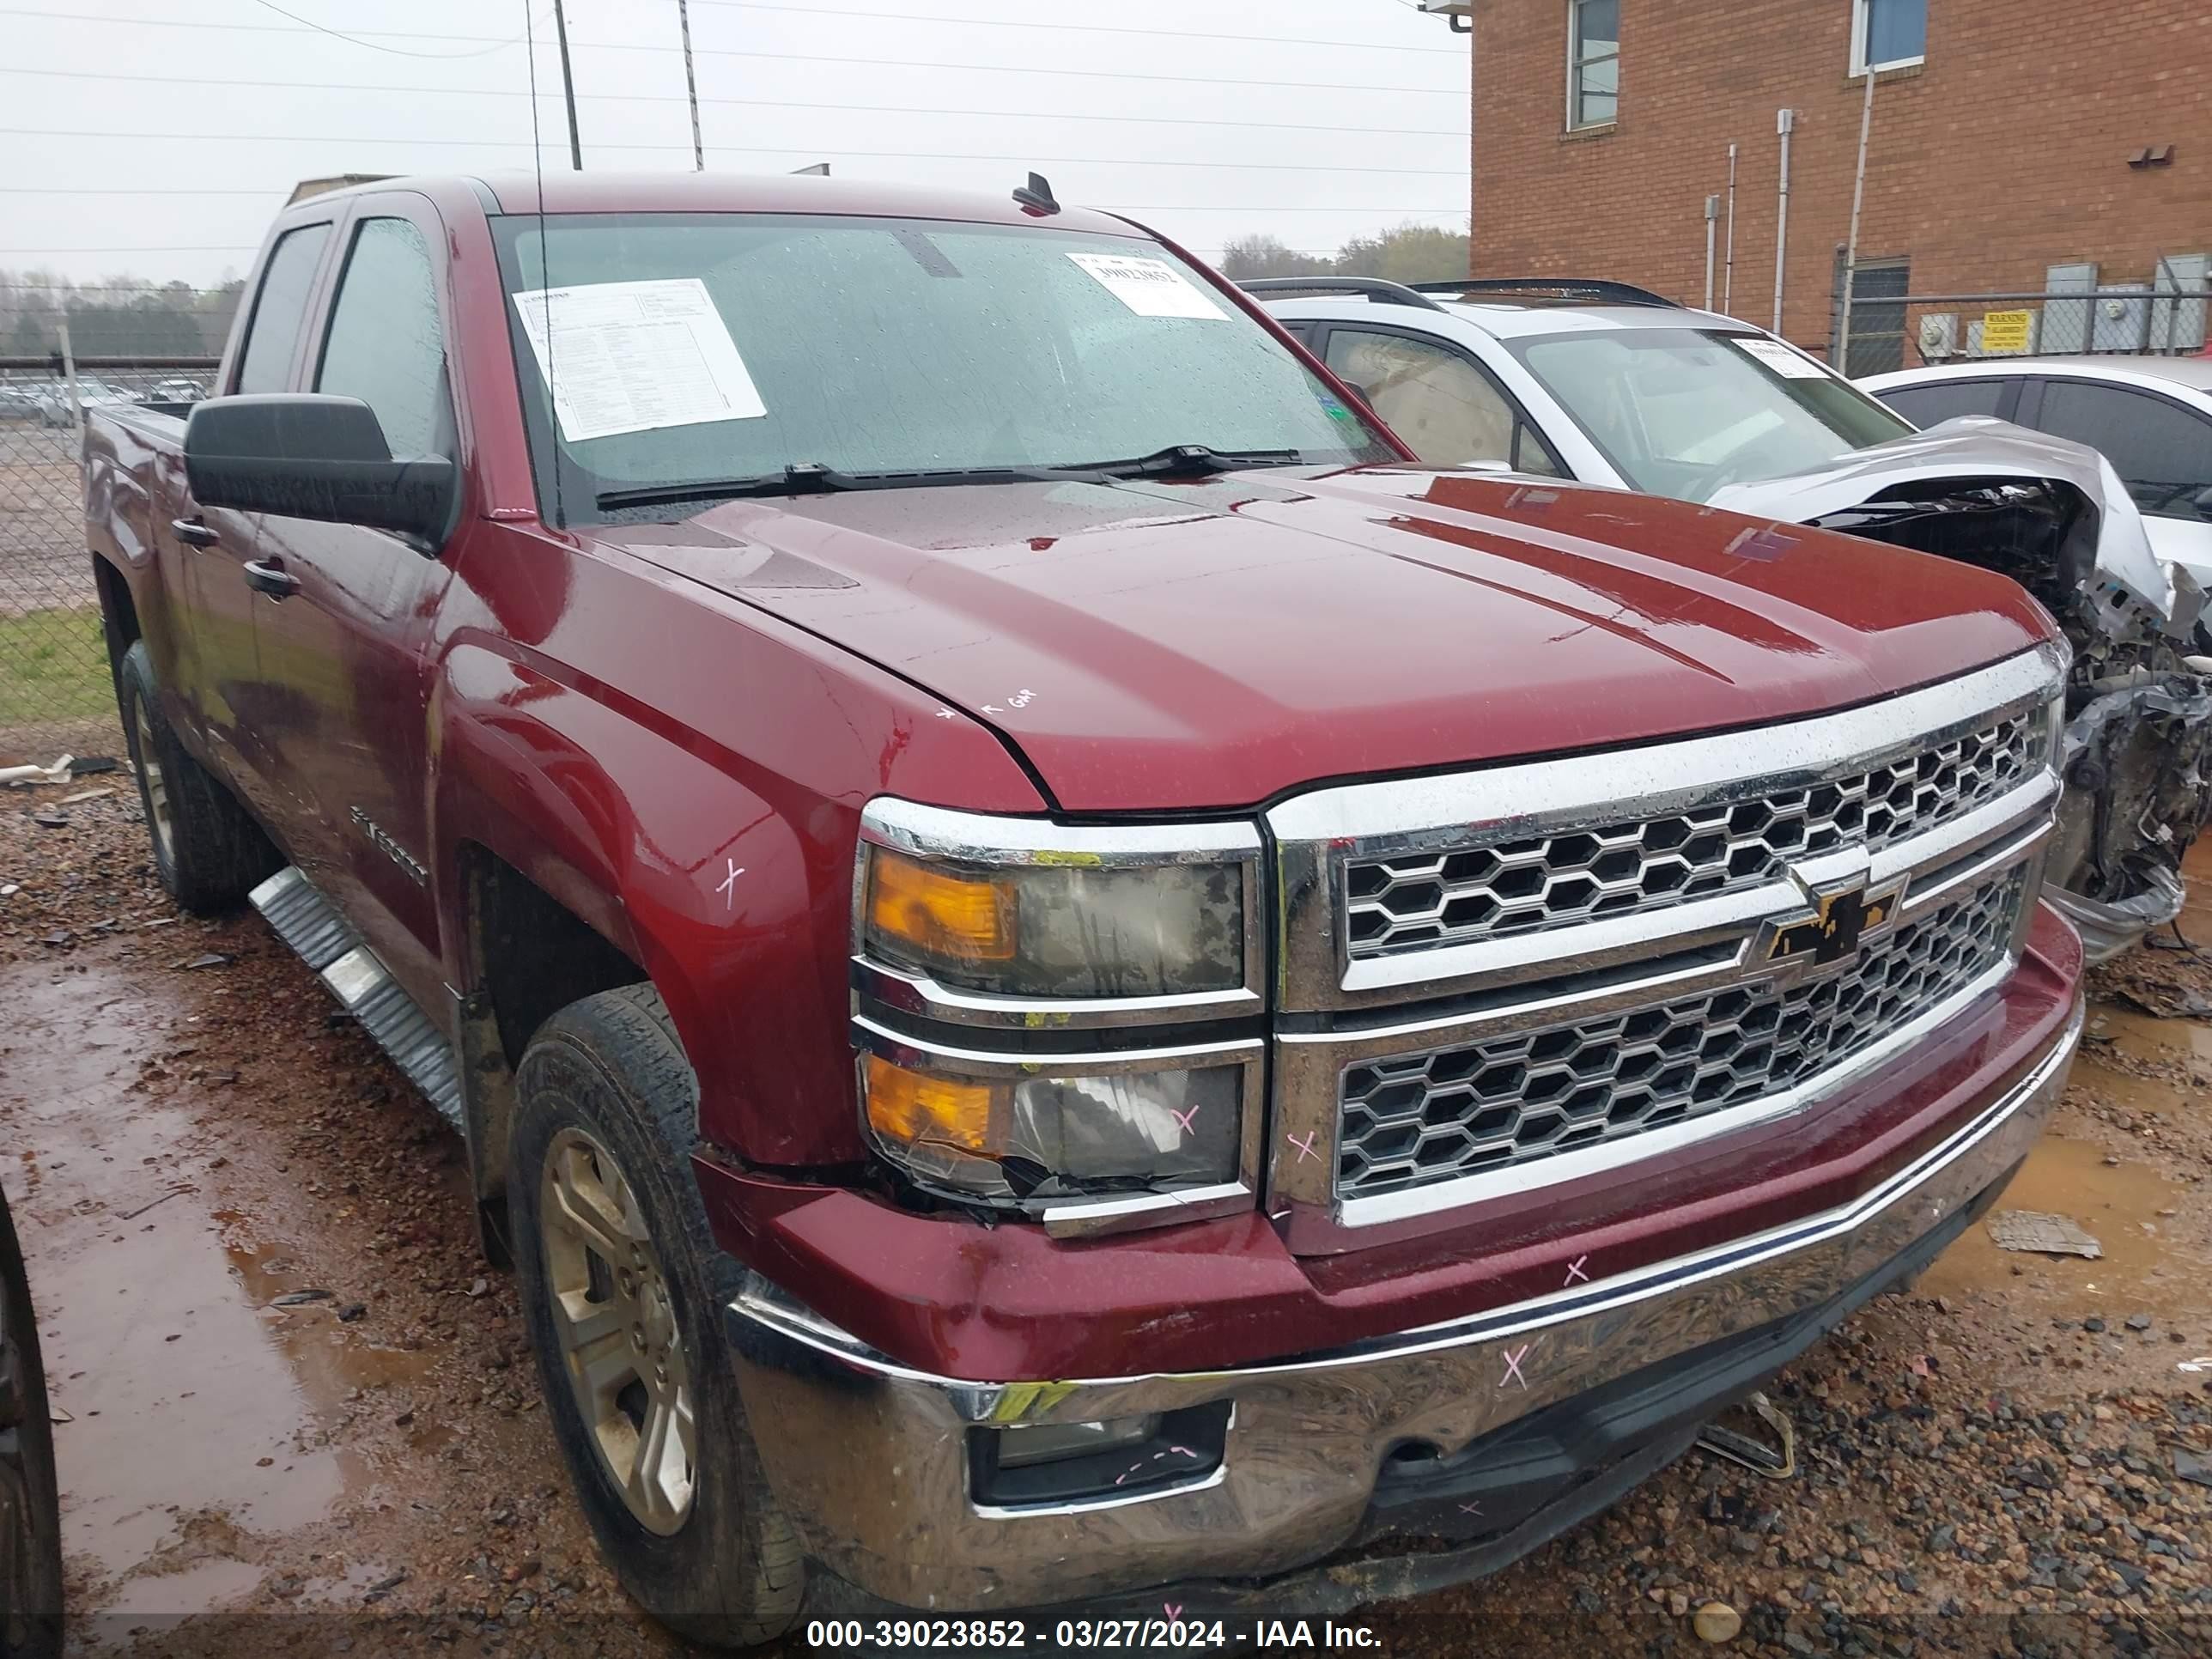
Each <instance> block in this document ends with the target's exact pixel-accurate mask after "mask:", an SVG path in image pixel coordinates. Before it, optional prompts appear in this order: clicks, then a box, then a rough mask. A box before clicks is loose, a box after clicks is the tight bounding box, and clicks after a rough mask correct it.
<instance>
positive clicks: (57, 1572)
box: [0, 1196, 62, 1659]
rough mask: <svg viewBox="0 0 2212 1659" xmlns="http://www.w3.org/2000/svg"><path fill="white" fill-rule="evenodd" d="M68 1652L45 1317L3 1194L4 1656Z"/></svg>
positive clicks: (50, 1658) (0, 1557)
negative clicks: (42, 1329)
mask: <svg viewBox="0 0 2212 1659" xmlns="http://www.w3.org/2000/svg"><path fill="white" fill-rule="evenodd" d="M61 1650H62V1516H61V1502H60V1498H59V1495H58V1492H57V1490H56V1486H55V1480H54V1429H53V1417H52V1407H49V1406H48V1405H47V1403H46V1364H45V1362H44V1361H43V1360H42V1359H41V1358H40V1353H39V1320H38V1315H37V1312H36V1311H35V1310H33V1307H32V1305H31V1285H30V1280H29V1279H28V1278H27V1276H26V1275H25V1273H24V1271H23V1251H22V1247H21V1244H20V1243H18V1241H17V1239H16V1237H15V1224H14V1222H13V1220H12V1219H11V1218H10V1217H9V1213H8V1200H7V1199H6V1198H5V1197H4V1196H0V1656H4V1659H55V1656H58V1655H59V1654H60V1652H61Z"/></svg>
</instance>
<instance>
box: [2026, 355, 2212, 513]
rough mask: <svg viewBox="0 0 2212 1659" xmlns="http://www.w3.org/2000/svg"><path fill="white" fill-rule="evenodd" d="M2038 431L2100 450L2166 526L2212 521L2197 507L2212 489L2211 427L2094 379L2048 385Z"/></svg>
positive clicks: (2138, 501)
mask: <svg viewBox="0 0 2212 1659" xmlns="http://www.w3.org/2000/svg"><path fill="white" fill-rule="evenodd" d="M2035 423H2036V425H2038V426H2039V427H2040V428H2043V430H2045V432H2048V433H2051V434H2052V435H2055V436H2057V437H2061V438H2071V439H2073V440H2074V441H2075V442H2076V443H2083V444H2087V445H2088V446H2089V447H2091V448H2092V449H2101V450H2103V451H2104V452H2105V459H2106V460H2108V461H2110V462H2111V463H2112V471H2115V472H2117V473H2118V474H2119V475H2120V478H2121V481H2122V482H2123V483H2125V484H2126V485H2127V487H2128V494H2130V495H2132V496H2134V497H2135V498H2136V506H2137V507H2141V508H2142V510H2143V511H2144V512H2146V513H2154V514H2155V515H2156V516H2158V517H2160V518H2162V519H2189V520H2195V521H2197V522H2198V523H2203V522H2205V521H2207V520H2212V513H2206V512H2205V511H2204V510H2203V508H2202V507H2198V506H2197V495H2198V493H2199V492H2200V491H2202V490H2203V489H2207V488H2212V422H2208V421H2206V420H2205V419H2204V417H2203V416H2197V415H2192V414H2191V413H2190V412H2189V411H2188V410H2185V409H2179V408H2177V407H2175V406H2174V405H2173V404H2170V403H2167V402H2166V400H2165V399H2164V398H2152V397H2147V396H2145V395H2144V394H2143V393H2142V392H2127V391H2124V390H2122V389H2121V388H2120V387H2118V386H2099V385H2097V384H2096V383H2095V382H2094V381H2091V380H2055V379H2054V380H2045V382H2044V383H2043V410H2042V412H2041V413H2040V414H2039V415H2038V416H2037V417H2036V422H2035Z"/></svg>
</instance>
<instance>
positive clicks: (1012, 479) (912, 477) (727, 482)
mask: <svg viewBox="0 0 2212 1659" xmlns="http://www.w3.org/2000/svg"><path fill="white" fill-rule="evenodd" d="M1085 474H1090V475H1092V476H1096V474H1097V469H1096V468H1094V467H1060V466H948V467H937V468H924V469H922V470H920V471H911V472H840V471H838V470H837V469H836V467H834V466H824V465H822V464H821V463H820V462H819V461H808V462H805V463H795V464H793V465H790V466H787V467H785V468H784V469H783V471H781V472H763V473H761V474H759V475H758V476H757V477H750V478H702V479H698V480H696V481H693V482H690V483H659V484H639V485H636V486H635V487H634V488H629V489H603V490H601V491H600V492H599V494H598V495H595V496H594V497H592V502H593V504H594V505H595V506H596V507H598V508H599V511H600V512H602V513H605V512H609V511H611V510H612V509H613V508H616V507H662V506H673V505H676V504H678V503H680V502H684V501H735V500H737V499H738V497H740V496H744V495H827V494H829V493H831V492H834V491H837V490H846V489H928V488H931V487H933V486H936V485H955V484H999V483H1062V482H1064V481H1065V480H1066V479H1067V478H1068V477H1070V476H1078V477H1079V476H1083V475H1085Z"/></svg>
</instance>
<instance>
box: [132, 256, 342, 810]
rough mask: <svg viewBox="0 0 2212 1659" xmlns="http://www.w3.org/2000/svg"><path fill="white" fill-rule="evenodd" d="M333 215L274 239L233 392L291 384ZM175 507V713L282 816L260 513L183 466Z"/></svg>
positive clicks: (241, 785)
mask: <svg viewBox="0 0 2212 1659" xmlns="http://www.w3.org/2000/svg"><path fill="white" fill-rule="evenodd" d="M330 242H331V221H330V220H328V219H324V220H320V221H313V222H308V223H306V224H300V225H295V226H293V227H292V228H289V229H288V230H286V231H285V232H284V233H283V235H281V236H279V237H278V238H277V240H276V244H275V246H273V247H272V248H271V249H270V253H269V258H267V260H266V261H265V262H264V264H263V265H262V268H261V277H260V282H259V284H258V286H257V288H256V289H255V290H254V294H253V300H252V311H251V312H250V313H248V315H247V318H246V328H245V331H244V332H243V333H242V334H241V335H240V340H239V350H238V352H237V354H236V361H235V362H234V365H233V367H232V369H231V379H230V383H229V384H228V386H224V387H222V390H223V391H225V392H284V391H288V390H289V389H290V387H291V386H292V383H293V379H292V377H293V372H294V369H295V364H296V362H297V359H298V356H299V349H300V345H301V337H302V336H303V335H304V334H305V333H306V323H307V312H308V306H309V302H310V301H312V300H313V297H314V294H315V289H316V287H317V283H318V279H319V275H320V273H321V270H322V268H323V263H324V258H325V254H326V253H327V252H329V249H330ZM176 483H177V493H176V495H175V496H174V497H173V499H172V501H171V502H170V505H171V506H172V507H173V508H174V509H175V513H174V516H173V518H171V519H170V520H169V521H168V522H167V523H164V524H160V525H157V526H155V535H156V536H157V537H159V538H161V539H163V540H164V541H167V543H169V544H171V546H172V547H173V558H174V563H173V566H172V567H171V568H173V569H174V570H175V571H176V573H177V580H176V582H175V584H174V586H173V587H172V589H171V592H172V593H173V595H174V596H175V607H174V611H173V622H174V623H175V638H176V641H177V645H176V652H177V655H176V660H175V662H174V663H173V665H165V667H166V668H167V675H166V678H167V680H168V686H167V690H169V691H170V692H171V693H172V694H173V707H172V708H171V710H170V712H171V714H173V715H174V714H181V717H182V718H181V720H180V724H181V725H182V726H184V727H185V729H187V730H190V731H191V732H195V733H197V735H198V737H199V738H200V740H201V742H202V743H203V744H205V745H206V747H207V749H208V750H209V752H210V756H211V757H212V758H213V760H214V762H215V763H216V766H217V768H218V769H221V770H222V771H223V772H224V773H225V774H227V775H228V777H229V778H230V780H231V781H232V782H233V783H234V785H235V786H236V787H237V788H238V789H239V791H240V793H241V794H243V795H244V796H245V797H246V799H247V800H248V801H249V802H250V803H251V804H252V807H253V809H254V811H256V813H257V814H258V816H259V817H261V818H262V819H263V821H264V823H266V822H273V821H274V820H275V819H276V817H277V816H278V809H279V808H280V806H281V802H280V801H279V800H278V799H277V798H276V795H275V793H274V791H273V784H274V780H273V778H272V776H271V767H270V756H269V753H268V750H267V748H266V746H265V744H264V742H263V738H264V734H265V732H267V729H268V726H267V722H266V720H265V719H264V713H265V711H264V709H262V708H261V707H260V706H259V699H260V696H261V693H262V691H263V690H264V686H263V683H262V678H261V671H260V665H259V662H258V657H257V654H256V641H255V638H254V628H253V590H252V588H251V587H249V586H247V585H246V565H247V564H249V563H250V562H252V561H253V560H254V559H255V558H256V557H257V556H258V554H257V543H258V537H259V536H260V533H261V520H260V516H259V515H258V514H257V513H236V512H233V511H231V510H230V509H228V508H227V507H201V506H200V505H199V504H198V503H197V501H192V500H191V496H190V492H189V488H188V486H187V485H186V484H185V478H184V471H183V467H182V465H181V464H180V465H179V467H178V469H177V480H176Z"/></svg>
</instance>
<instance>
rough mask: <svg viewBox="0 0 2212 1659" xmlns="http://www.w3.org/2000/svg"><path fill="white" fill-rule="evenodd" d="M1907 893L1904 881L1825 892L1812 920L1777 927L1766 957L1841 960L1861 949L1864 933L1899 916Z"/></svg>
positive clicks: (1819, 963) (1822, 963)
mask: <svg viewBox="0 0 2212 1659" xmlns="http://www.w3.org/2000/svg"><path fill="white" fill-rule="evenodd" d="M1904 896H1905V894H1904V888H1903V884H1896V885H1893V886H1890V887H1886V888H1884V889H1883V890H1881V892H1879V893H1872V894H1870V893H1869V892H1868V891H1867V890H1866V889H1865V888H1863V887H1850V888H1846V889H1844V890H1843V891H1841V892H1837V893H1824V894H1822V895H1821V896H1820V899H1819V901H1818V905H1817V908H1815V910H1814V914H1813V916H1812V919H1811V920H1810V921H1799V922H1792V923H1790V924H1789V925H1787V926H1784V927H1778V928H1776V929H1775V931H1774V942H1773V944H1771V945H1769V946H1768V947H1767V951H1766V959H1767V960H1768V961H1769V962H1796V963H1810V964H1811V965H1812V966H1814V967H1816V968H1825V967H1826V966H1827V965H1828V964H1829V963H1836V962H1841V961H1842V960H1843V959H1844V957H1849V956H1852V955H1855V954H1856V953H1857V951H1858V948H1859V940H1860V939H1861V938H1862V937H1863V935H1865V934H1867V933H1873V932H1874V931H1875V930H1876V929H1877V928H1880V927H1883V926H1884V925H1885V924H1887V923H1888V922H1890V921H1893V920H1894V919H1895V918H1896V915H1897V906H1898V901H1899V900H1900V899H1901V898H1903V897H1904Z"/></svg>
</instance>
